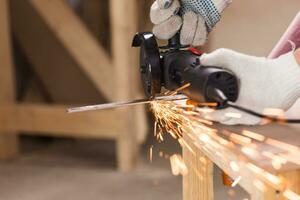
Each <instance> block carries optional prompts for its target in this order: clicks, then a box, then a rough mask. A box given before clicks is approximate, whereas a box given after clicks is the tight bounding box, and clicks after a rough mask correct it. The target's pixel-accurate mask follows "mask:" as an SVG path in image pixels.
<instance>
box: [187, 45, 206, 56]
mask: <svg viewBox="0 0 300 200" xmlns="http://www.w3.org/2000/svg"><path fill="white" fill-rule="evenodd" d="M189 51H190V52H192V53H193V54H195V55H197V56H201V55H202V54H203V52H202V51H200V50H199V49H196V48H194V47H191V48H189Z"/></svg>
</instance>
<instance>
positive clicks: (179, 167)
mask: <svg viewBox="0 0 300 200" xmlns="http://www.w3.org/2000/svg"><path fill="white" fill-rule="evenodd" d="M170 163H171V169H172V173H173V175H175V176H178V175H179V174H181V175H182V176H184V175H186V174H187V173H188V169H187V167H186V165H185V163H184V161H183V159H182V157H181V156H180V155H178V154H175V155H173V156H171V157H170Z"/></svg>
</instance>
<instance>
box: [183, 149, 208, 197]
mask: <svg viewBox="0 0 300 200" xmlns="http://www.w3.org/2000/svg"><path fill="white" fill-rule="evenodd" d="M183 158H184V162H185V164H186V166H187V168H188V173H187V174H186V175H184V176H183V200H213V199H214V189H213V188H214V184H213V168H214V164H213V163H212V161H210V160H209V159H208V158H207V157H206V156H205V155H204V154H203V153H202V152H200V151H197V149H195V148H193V152H192V151H191V150H190V149H188V148H187V147H183Z"/></svg>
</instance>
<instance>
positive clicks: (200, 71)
mask: <svg viewBox="0 0 300 200" xmlns="http://www.w3.org/2000/svg"><path fill="white" fill-rule="evenodd" d="M132 46H134V47H140V72H141V77H142V84H143V88H144V91H145V95H146V96H147V97H148V98H153V97H155V96H156V95H157V94H160V92H161V88H162V87H165V88H166V89H168V90H176V89H178V88H180V87H182V86H184V85H186V84H189V87H187V88H185V89H183V90H182V91H181V92H182V93H183V94H185V95H186V96H188V97H189V98H190V99H191V100H194V101H196V102H201V103H203V102H207V103H209V102H214V103H219V107H220V108H221V107H222V106H223V105H222V103H221V101H218V97H216V96H215V94H214V92H213V90H215V89H217V90H218V91H221V93H223V94H224V95H225V96H226V99H227V100H228V101H231V102H235V101H236V100H237V98H238V93H239V87H238V80H237V78H236V77H235V76H234V75H233V74H232V73H231V72H229V71H228V70H225V69H222V68H220V67H213V66H202V65H201V62H200V56H201V53H200V52H199V51H198V50H197V49H194V48H188V46H181V45H180V39H179V35H178V34H176V35H175V36H174V37H173V38H172V39H170V40H169V43H168V45H167V46H163V47H159V46H158V44H157V41H156V38H155V36H154V35H153V33H151V32H143V33H137V34H136V35H135V37H134V39H133V43H132Z"/></svg>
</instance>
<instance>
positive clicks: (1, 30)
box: [0, 0, 18, 159]
mask: <svg viewBox="0 0 300 200" xmlns="http://www.w3.org/2000/svg"><path fill="white" fill-rule="evenodd" d="M8 10H9V9H8V1H7V0H1V1H0V104H13V103H14V101H15V85H14V72H13V70H14V69H13V62H12V57H11V37H10V28H9V22H10V20H9V12H8ZM1 115H2V114H1ZM17 152H18V136H17V135H16V133H15V132H5V131H2V132H1V135H0V159H7V158H11V157H13V156H14V155H16V154H17Z"/></svg>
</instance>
